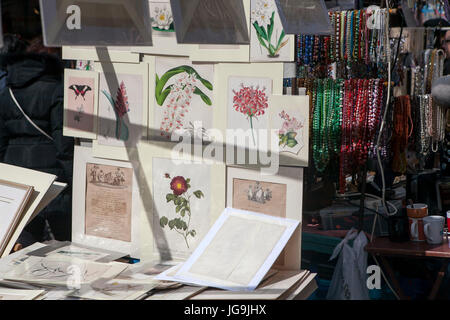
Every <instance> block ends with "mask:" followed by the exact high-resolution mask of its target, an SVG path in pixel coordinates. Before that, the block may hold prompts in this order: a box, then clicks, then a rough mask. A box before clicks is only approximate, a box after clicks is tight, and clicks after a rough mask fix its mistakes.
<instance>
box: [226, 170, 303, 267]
mask: <svg viewBox="0 0 450 320" xmlns="http://www.w3.org/2000/svg"><path fill="white" fill-rule="evenodd" d="M302 205H303V168H298V167H297V168H296V167H280V168H279V170H278V173H277V174H276V175H262V174H261V173H260V171H259V170H252V169H248V168H237V167H227V207H229V208H234V209H240V210H247V211H253V212H258V213H262V214H267V215H270V216H274V217H279V218H289V219H293V220H297V221H299V222H302ZM300 254H301V228H299V229H297V230H296V232H295V233H294V235H293V236H292V238H291V240H290V241H289V242H288V244H287V246H286V249H285V251H284V253H283V254H282V255H280V257H279V259H278V261H277V262H276V265H277V267H280V268H283V269H290V270H299V269H300V264H301V256H300Z"/></svg>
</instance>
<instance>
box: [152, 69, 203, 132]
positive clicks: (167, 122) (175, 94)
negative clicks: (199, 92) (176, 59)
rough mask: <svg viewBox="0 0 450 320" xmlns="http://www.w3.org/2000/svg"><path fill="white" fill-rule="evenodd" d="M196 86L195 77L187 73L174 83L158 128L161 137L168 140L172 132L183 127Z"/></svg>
mask: <svg viewBox="0 0 450 320" xmlns="http://www.w3.org/2000/svg"><path fill="white" fill-rule="evenodd" d="M197 84H198V80H197V78H196V77H195V75H193V74H187V73H184V74H182V75H181V76H180V77H179V78H178V79H177V80H176V81H175V83H174V84H173V86H172V89H171V91H170V93H169V95H168V96H167V99H166V101H167V104H166V109H165V111H164V116H163V120H162V122H161V128H160V130H161V136H166V137H167V138H170V135H171V134H172V132H173V131H174V130H180V129H181V128H182V127H183V123H184V121H183V120H184V117H185V116H186V113H187V112H188V111H189V106H190V105H191V100H192V95H193V94H194V91H195V88H196V86H197Z"/></svg>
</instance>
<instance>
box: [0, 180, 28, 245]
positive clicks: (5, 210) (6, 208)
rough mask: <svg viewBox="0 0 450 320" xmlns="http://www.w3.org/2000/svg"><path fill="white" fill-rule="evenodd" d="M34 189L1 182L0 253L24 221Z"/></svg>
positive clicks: (4, 181)
mask: <svg viewBox="0 0 450 320" xmlns="http://www.w3.org/2000/svg"><path fill="white" fill-rule="evenodd" d="M33 189H34V188H33V187H32V186H27V185H23V184H19V183H15V182H10V181H6V180H0V212H1V216H0V253H2V252H3V249H4V248H5V247H6V245H7V244H8V241H9V239H10V237H11V235H12V234H13V233H14V231H15V229H16V227H17V224H18V223H19V222H20V219H22V215H23V213H24V210H25V207H26V205H27V203H28V200H29V199H30V197H31V195H32V194H33Z"/></svg>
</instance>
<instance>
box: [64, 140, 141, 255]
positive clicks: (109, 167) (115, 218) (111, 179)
mask: <svg viewBox="0 0 450 320" xmlns="http://www.w3.org/2000/svg"><path fill="white" fill-rule="evenodd" d="M74 155H75V156H74V172H76V175H74V184H73V190H74V200H73V206H72V212H73V215H72V241H73V242H74V243H76V244H79V245H81V246H88V247H90V248H99V249H103V250H114V251H116V252H119V253H122V254H125V255H131V256H132V257H134V258H139V257H140V255H141V252H140V245H139V225H140V220H139V219H140V210H141V197H140V193H139V187H138V184H137V178H136V174H135V172H134V171H135V168H137V166H138V165H137V164H136V163H134V162H125V161H114V160H107V159H100V158H94V157H93V155H92V150H91V148H88V147H79V146H76V147H75V153H74ZM112 248H113V249H112Z"/></svg>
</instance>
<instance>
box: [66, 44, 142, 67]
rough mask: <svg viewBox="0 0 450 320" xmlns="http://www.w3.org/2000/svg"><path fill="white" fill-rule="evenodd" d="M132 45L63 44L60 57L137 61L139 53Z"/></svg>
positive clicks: (67, 58) (105, 60) (106, 60)
mask: <svg viewBox="0 0 450 320" xmlns="http://www.w3.org/2000/svg"><path fill="white" fill-rule="evenodd" d="M131 48H132V47H106V48H104V47H86V46H63V47H62V57H63V59H65V60H92V61H104V62H123V63H125V62H126V63H139V61H140V57H139V53H136V52H132V51H131Z"/></svg>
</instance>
